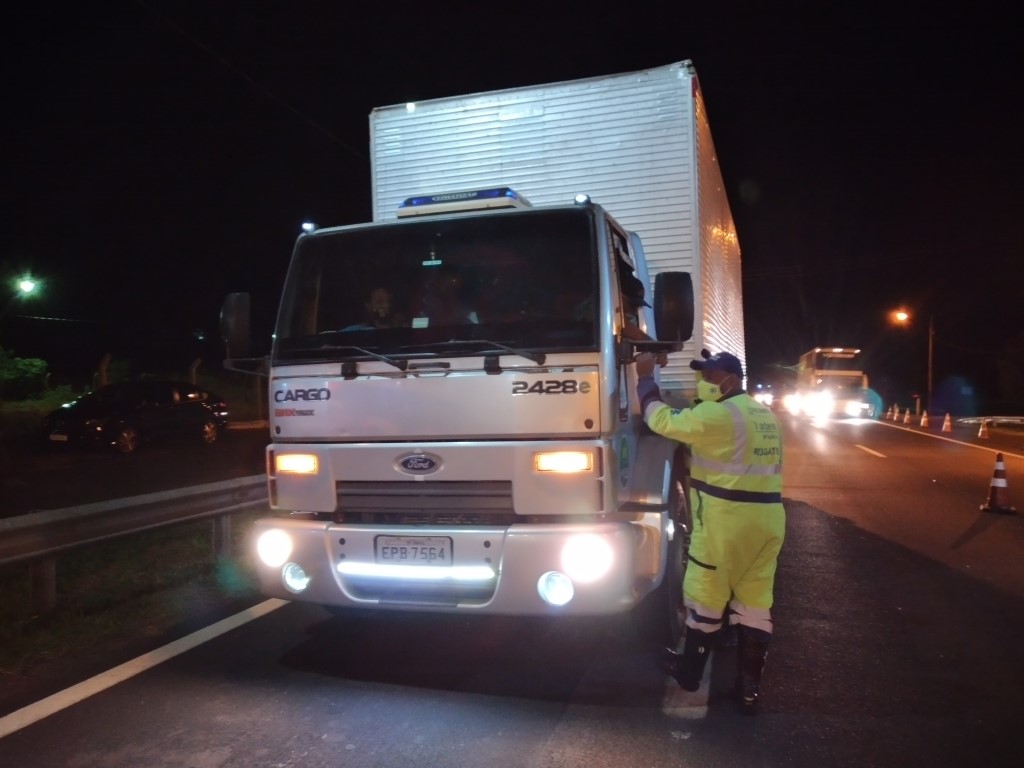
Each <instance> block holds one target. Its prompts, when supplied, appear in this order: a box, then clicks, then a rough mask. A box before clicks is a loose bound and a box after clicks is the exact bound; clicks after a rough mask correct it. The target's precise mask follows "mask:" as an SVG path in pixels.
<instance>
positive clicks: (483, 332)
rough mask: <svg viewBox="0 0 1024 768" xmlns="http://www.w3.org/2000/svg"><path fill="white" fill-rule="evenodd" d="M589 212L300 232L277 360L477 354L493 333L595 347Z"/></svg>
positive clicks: (511, 343) (544, 348) (554, 345)
mask: <svg viewBox="0 0 1024 768" xmlns="http://www.w3.org/2000/svg"><path fill="white" fill-rule="evenodd" d="M593 215H594V214H593V212H592V211H590V210H588V209H582V208H581V209H567V210H554V211H517V212H504V213H495V214H488V215H468V216H464V217H461V218H457V217H451V218H448V217H446V218H424V219H413V220H406V221H395V222H389V223H388V224H378V225H368V226H365V227H354V228H351V229H345V230H335V231H330V230H327V231H323V232H320V233H316V234H314V235H309V236H305V237H303V238H301V239H300V240H299V243H298V245H297V247H296V251H295V254H294V257H293V259H292V264H291V267H290V268H289V271H288V279H287V281H286V283H285V291H284V297H283V300H282V304H281V312H280V315H279V317H278V323H277V330H276V334H275V339H274V352H273V356H274V358H275V360H276V361H279V362H280V361H313V360H323V359H332V360H333V359H344V358H351V359H363V358H366V357H372V356H374V355H387V356H388V357H389V358H395V357H406V358H409V357H411V358H423V357H437V356H444V357H456V356H460V355H479V354H480V350H481V349H482V347H480V346H479V345H473V344H458V345H455V344H443V343H442V342H447V341H449V340H452V339H458V340H461V341H462V342H465V341H472V340H474V339H480V340H488V341H491V342H492V343H497V344H498V345H505V346H507V347H509V348H512V349H515V350H523V351H538V352H544V353H551V352H559V351H583V350H596V349H597V343H598V342H597V336H596V333H595V327H596V317H597V305H598V302H597V301H595V296H596V285H597V247H596V244H595V241H594V235H593V232H594V228H593V224H592V217H593Z"/></svg>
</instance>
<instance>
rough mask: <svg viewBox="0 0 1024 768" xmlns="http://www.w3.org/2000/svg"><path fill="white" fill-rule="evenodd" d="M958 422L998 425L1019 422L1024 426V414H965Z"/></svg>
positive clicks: (1018, 423)
mask: <svg viewBox="0 0 1024 768" xmlns="http://www.w3.org/2000/svg"><path fill="white" fill-rule="evenodd" d="M956 422H957V424H988V425H989V426H990V427H997V426H999V425H1000V424H1017V425H1022V426H1024V416H965V417H963V418H960V419H957V420H956Z"/></svg>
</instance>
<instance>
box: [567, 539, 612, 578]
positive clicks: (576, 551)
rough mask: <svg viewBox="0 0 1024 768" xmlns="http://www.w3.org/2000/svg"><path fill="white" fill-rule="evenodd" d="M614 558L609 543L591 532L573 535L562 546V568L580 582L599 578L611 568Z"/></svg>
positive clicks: (570, 576)
mask: <svg viewBox="0 0 1024 768" xmlns="http://www.w3.org/2000/svg"><path fill="white" fill-rule="evenodd" d="M614 560H615V553H614V552H613V551H612V547H611V545H610V544H609V543H608V542H607V541H606V540H605V539H603V538H601V537H600V536H598V535H596V534H593V533H581V534H579V535H577V536H573V537H571V538H570V539H569V540H568V541H567V542H566V543H565V546H564V547H563V548H562V570H563V571H565V573H566V575H567V576H568V577H569V578H570V579H572V580H573V581H575V582H579V583H581V584H587V583H589V582H592V581H597V580H598V579H600V578H601V577H602V576H604V575H605V574H606V573H608V571H610V570H611V567H612V563H613V562H614Z"/></svg>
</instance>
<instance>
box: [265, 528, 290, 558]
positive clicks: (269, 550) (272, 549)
mask: <svg viewBox="0 0 1024 768" xmlns="http://www.w3.org/2000/svg"><path fill="white" fill-rule="evenodd" d="M256 554H258V555H259V556H260V560H262V561H263V562H264V563H265V564H266V565H269V566H270V567H271V568H277V567H278V566H281V565H284V564H285V562H287V560H288V558H289V557H290V556H291V554H292V539H291V536H289V535H288V534H287V533H285V532H284V531H282V530H281V529H280V528H271V529H270V530H269V531H264V532H263V533H262V534H260V538H259V540H258V541H257V542H256Z"/></svg>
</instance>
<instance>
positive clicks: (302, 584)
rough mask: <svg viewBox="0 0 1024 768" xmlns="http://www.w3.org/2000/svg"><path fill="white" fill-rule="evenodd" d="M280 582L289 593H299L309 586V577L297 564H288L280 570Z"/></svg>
mask: <svg viewBox="0 0 1024 768" xmlns="http://www.w3.org/2000/svg"><path fill="white" fill-rule="evenodd" d="M281 581H283V582H284V585H285V587H286V588H287V589H288V590H289V591H290V592H296V593H297V592H301V591H302V590H304V589H305V588H306V587H308V586H309V576H308V575H307V574H306V572H305V571H304V570H303V569H302V566H301V565H299V564H298V563H288V564H287V565H286V566H285V567H284V568H282V569H281Z"/></svg>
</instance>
